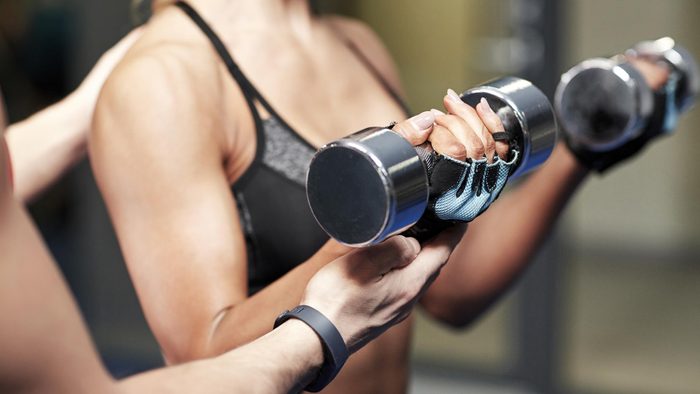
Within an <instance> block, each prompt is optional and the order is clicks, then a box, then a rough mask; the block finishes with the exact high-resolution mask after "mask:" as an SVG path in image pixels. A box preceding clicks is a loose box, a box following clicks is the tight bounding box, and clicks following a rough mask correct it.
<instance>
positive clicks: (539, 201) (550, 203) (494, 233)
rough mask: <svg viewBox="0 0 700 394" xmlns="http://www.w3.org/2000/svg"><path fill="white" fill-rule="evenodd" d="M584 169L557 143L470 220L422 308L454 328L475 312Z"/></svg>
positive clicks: (518, 263)
mask: <svg viewBox="0 0 700 394" xmlns="http://www.w3.org/2000/svg"><path fill="white" fill-rule="evenodd" d="M587 173H588V170H587V169H585V168H584V167H583V166H581V165H580V164H579V163H578V162H577V161H576V159H575V157H574V156H573V155H572V154H571V152H569V150H568V148H567V147H566V146H564V145H563V144H559V145H558V146H557V147H556V148H555V150H554V152H553V153H552V157H550V159H549V160H548V161H547V163H546V164H545V165H544V166H543V167H542V168H541V169H539V170H538V171H537V172H535V173H533V174H532V175H531V176H530V177H529V178H528V179H527V180H526V181H525V182H523V184H522V185H520V186H518V187H517V188H516V189H515V190H513V191H511V192H510V193H506V194H504V195H503V196H501V198H499V199H498V200H497V201H496V202H495V203H494V204H493V205H492V206H491V208H489V209H488V210H487V211H486V212H484V213H483V214H482V215H481V216H479V217H478V218H477V219H476V220H474V221H473V222H472V223H471V224H470V229H469V230H470V231H468V232H467V234H466V235H465V236H464V238H463V239H462V242H461V243H460V244H459V246H457V249H456V250H455V252H454V254H453V256H452V258H451V261H450V264H448V265H447V266H446V267H445V269H444V270H443V273H442V274H441V275H440V277H439V278H438V279H437V280H436V281H435V283H434V284H433V286H431V288H430V289H429V290H428V292H427V293H426V295H425V297H424V298H423V300H422V301H421V304H422V305H423V307H424V308H425V309H426V310H427V311H428V312H429V313H430V314H431V315H433V316H434V317H435V318H437V319H439V320H441V321H443V322H445V323H447V324H450V325H453V326H456V327H464V326H467V325H468V324H470V323H471V322H472V321H473V320H474V319H476V318H477V317H479V316H480V314H481V313H482V312H483V311H485V310H486V309H488V308H489V306H491V304H492V303H493V302H494V301H495V300H497V299H498V298H499V297H500V296H501V295H502V294H503V293H504V292H505V290H506V289H507V288H508V287H509V286H510V284H511V283H512V282H513V281H515V279H517V278H518V275H519V274H520V273H521V272H522V271H523V270H524V269H525V268H526V267H527V266H528V263H529V262H530V261H531V259H532V257H533V256H534V254H535V253H536V252H537V250H538V248H539V247H540V245H541V244H542V242H543V241H544V240H545V239H546V237H547V236H548V235H549V232H550V231H551V229H552V227H553V225H554V223H555V222H556V220H557V219H558V218H559V215H560V214H561V212H562V210H563V209H564V208H565V207H566V204H567V203H568V202H569V200H570V199H571V196H572V195H573V194H574V193H575V192H576V190H577V189H578V187H579V186H580V185H581V184H582V183H583V181H584V180H585V178H586V174H587Z"/></svg>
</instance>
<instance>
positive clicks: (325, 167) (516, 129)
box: [307, 77, 556, 246]
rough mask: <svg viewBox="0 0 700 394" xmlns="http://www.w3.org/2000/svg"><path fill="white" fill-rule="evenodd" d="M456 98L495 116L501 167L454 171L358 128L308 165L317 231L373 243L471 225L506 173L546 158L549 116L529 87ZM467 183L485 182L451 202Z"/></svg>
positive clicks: (519, 83) (551, 135)
mask: <svg viewBox="0 0 700 394" xmlns="http://www.w3.org/2000/svg"><path fill="white" fill-rule="evenodd" d="M461 98H462V101H464V102H465V103H467V104H470V105H472V106H475V105H476V104H477V103H478V102H479V101H480V100H481V98H485V99H486V100H487V102H488V104H489V106H490V107H491V108H492V109H493V110H494V111H495V112H496V114H497V115H498V116H499V118H500V119H501V122H502V123H503V125H504V127H505V130H504V131H505V132H506V134H508V135H510V140H511V148H514V149H513V151H512V155H511V157H510V160H509V161H508V162H502V163H494V164H493V165H491V164H489V165H488V166H487V165H486V163H485V161H484V163H480V162H479V161H468V162H463V163H461V164H462V168H463V169H466V170H461V171H460V170H459V166H454V165H453V166H451V164H454V163H451V162H454V160H452V159H450V158H447V157H444V156H441V155H437V154H435V153H433V152H432V151H431V150H430V149H429V147H428V150H426V149H425V148H423V147H418V148H416V147H413V146H411V144H410V143H408V141H406V140H405V139H404V138H403V137H401V136H400V135H398V134H397V133H395V132H393V131H392V130H390V129H389V128H380V127H375V128H369V129H365V130H362V131H360V132H358V133H355V134H352V135H350V136H348V137H345V138H342V139H340V140H337V141H334V142H332V143H330V144H327V145H326V146H324V147H322V148H321V149H320V150H319V151H318V152H317V153H316V155H315V156H314V159H313V160H312V162H311V165H310V168H309V173H308V176H307V197H308V200H309V204H310V206H311V210H312V212H313V214H314V216H315V217H316V220H317V221H318V222H319V224H320V225H321V227H322V228H323V229H324V230H325V231H326V232H327V233H328V234H329V235H330V236H331V237H333V238H335V239H336V240H338V241H340V242H342V243H344V244H346V245H350V246H367V245H372V244H376V243H379V242H381V241H383V240H384V239H386V238H387V237H389V236H391V235H394V234H398V233H401V232H403V231H406V230H407V229H408V230H409V231H408V235H411V236H415V237H417V238H419V240H425V239H428V238H430V237H431V236H433V235H434V234H436V233H437V232H438V231H440V230H441V229H443V228H445V227H447V226H449V225H452V224H453V223H454V222H455V221H458V220H462V221H464V220H471V219H472V218H473V217H474V216H475V215H477V214H479V213H481V212H482V211H483V210H484V209H486V208H487V207H488V205H489V204H490V203H491V202H492V201H493V200H495V198H496V197H497V196H498V193H500V190H501V189H502V186H503V183H505V180H506V179H507V178H508V176H510V177H515V176H519V175H521V174H523V173H525V172H527V171H529V170H532V169H534V168H536V167H538V166H539V165H540V164H542V163H543V162H544V161H545V160H546V159H547V158H548V157H549V154H550V153H551V151H552V149H553V146H554V142H555V140H556V122H555V119H554V112H553V110H552V108H551V105H550V104H549V100H547V98H546V96H545V95H544V94H543V93H542V92H541V91H540V90H539V89H537V88H536V87H534V86H533V85H532V84H531V83H530V82H528V81H525V80H522V79H518V78H512V77H508V78H502V79H498V80H494V81H492V82H489V83H486V84H484V85H482V86H479V87H476V88H474V89H471V90H468V91H467V92H465V93H464V94H463V95H462V96H461ZM458 164H459V163H458ZM451 168H452V173H453V174H452V178H450V175H449V173H450V171H451ZM479 168H481V170H479ZM504 169H505V170H504ZM480 171H481V172H480ZM503 171H505V174H503ZM469 177H471V178H469ZM474 182H483V183H486V184H485V185H482V184H481V183H480V184H479V185H478V186H479V187H480V189H472V190H473V191H475V194H476V195H477V196H476V197H477V199H478V200H479V201H476V200H468V201H466V200H464V198H462V201H459V198H460V196H461V195H462V193H464V192H465V190H464V189H465V188H466V187H467V186H468V187H469V188H475V187H476V186H475V183H474ZM489 182H491V184H488V183H489ZM496 183H498V185H496ZM458 185H461V188H460V187H459V186H458ZM482 191H483V192H484V194H479V193H481V192H482ZM467 192H469V190H468V191H467ZM448 193H450V194H449V195H448ZM441 197H442V198H441ZM452 197H454V198H452ZM462 197H463V196H462ZM472 203H473V204H472ZM440 204H442V205H440ZM465 204H472V205H473V207H472V206H465ZM440 206H442V208H440ZM436 208H437V209H436ZM465 209H466V211H465ZM467 211H468V213H469V214H468V215H467V216H464V213H465V212H467ZM446 212H447V214H446ZM454 213H459V214H458V215H456V216H455V215H454ZM465 218H466V219H465Z"/></svg>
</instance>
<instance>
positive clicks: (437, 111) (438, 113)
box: [430, 108, 445, 116]
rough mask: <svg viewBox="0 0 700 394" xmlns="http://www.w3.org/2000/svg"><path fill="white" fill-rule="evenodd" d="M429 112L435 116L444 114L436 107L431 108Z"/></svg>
mask: <svg viewBox="0 0 700 394" xmlns="http://www.w3.org/2000/svg"><path fill="white" fill-rule="evenodd" d="M430 112H432V113H433V115H435V116H442V115H444V114H445V113H444V112H442V111H439V110H437V109H435V108H433V109H431V110H430Z"/></svg>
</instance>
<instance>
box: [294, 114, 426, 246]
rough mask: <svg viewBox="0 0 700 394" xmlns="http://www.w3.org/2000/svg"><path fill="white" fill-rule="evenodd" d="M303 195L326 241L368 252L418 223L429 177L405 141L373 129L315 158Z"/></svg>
mask: <svg viewBox="0 0 700 394" xmlns="http://www.w3.org/2000/svg"><path fill="white" fill-rule="evenodd" d="M306 194H307V197H308V200H309V205H310V206H311V211H312V212H313V214H314V217H315V218H316V221H318V223H319V224H320V225H321V227H322V228H323V230H324V231H325V232H326V233H328V235H330V236H331V237H333V238H335V239H336V240H338V241H339V242H341V243H343V244H346V245H350V246H357V247H360V246H368V245H372V244H375V243H379V242H381V241H383V240H384V239H386V238H387V237H388V236H390V235H392V234H397V233H400V232H402V231H403V230H405V229H407V228H408V227H410V226H411V225H413V224H414V223H415V222H416V221H418V219H419V218H420V217H421V215H423V212H424V211H425V208H426V206H427V204H428V177H427V175H426V172H425V168H424V166H423V163H422V162H421V160H420V157H418V154H416V151H415V149H414V147H413V146H412V145H411V144H410V143H409V142H408V141H406V139H404V138H403V137H401V136H400V135H399V134H397V133H395V132H393V131H391V130H389V129H386V128H378V127H372V128H368V129H365V130H362V131H360V132H358V133H355V134H352V135H350V136H348V137H345V138H343V139H340V140H337V141H334V142H331V143H330V144H328V145H326V146H324V147H322V148H321V149H320V150H319V151H318V152H317V153H316V155H315V156H314V158H313V160H312V161H311V165H310V167H309V172H308V175H307V181H306Z"/></svg>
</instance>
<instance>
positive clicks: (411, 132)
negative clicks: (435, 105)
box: [392, 111, 435, 146]
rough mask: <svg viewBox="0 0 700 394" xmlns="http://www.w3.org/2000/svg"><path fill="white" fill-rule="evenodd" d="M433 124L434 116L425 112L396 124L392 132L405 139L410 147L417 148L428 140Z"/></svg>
mask: <svg viewBox="0 0 700 394" xmlns="http://www.w3.org/2000/svg"><path fill="white" fill-rule="evenodd" d="M434 123H435V115H434V114H433V113H432V112H430V111H425V112H421V113H419V114H418V115H416V116H414V117H412V118H409V119H406V120H404V121H403V122H399V123H397V124H396V125H394V127H393V128H392V130H394V131H395V132H397V133H399V134H400V135H401V136H402V137H403V138H405V139H407V140H408V142H410V143H411V145H413V146H418V145H420V144H422V143H424V142H425V141H427V140H428V136H429V135H430V132H431V131H432V130H433V124H434Z"/></svg>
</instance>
